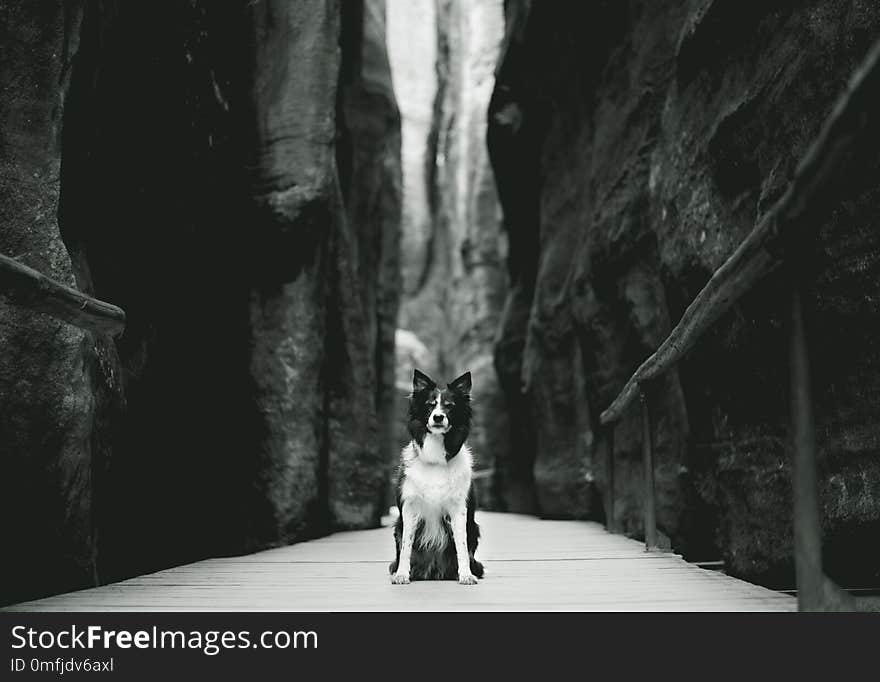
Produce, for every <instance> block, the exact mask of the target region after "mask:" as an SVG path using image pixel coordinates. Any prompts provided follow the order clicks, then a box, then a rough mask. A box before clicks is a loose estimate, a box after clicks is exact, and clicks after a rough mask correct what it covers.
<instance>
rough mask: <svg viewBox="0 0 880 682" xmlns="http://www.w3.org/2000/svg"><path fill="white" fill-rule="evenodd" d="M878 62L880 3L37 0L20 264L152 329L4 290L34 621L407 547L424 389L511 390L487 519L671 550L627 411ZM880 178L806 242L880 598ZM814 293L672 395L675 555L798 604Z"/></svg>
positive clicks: (838, 487)
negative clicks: (137, 588)
mask: <svg viewBox="0 0 880 682" xmlns="http://www.w3.org/2000/svg"><path fill="white" fill-rule="evenodd" d="M878 39H880V7H877V6H875V4H874V3H869V2H863V1H858V0H816V1H811V2H806V3H801V4H798V3H791V2H771V3H763V4H761V5H760V6H758V5H755V6H754V7H750V8H743V7H741V6H739V5H738V4H737V3H732V2H727V1H725V0H705V1H700V2H691V1H686V0H675V1H673V2H667V3H656V2H649V1H648V0H627V1H626V2H580V1H575V0H572V1H571V2H540V3H539V2H532V1H530V0H344V1H341V2H340V1H339V0H300V1H298V2H292V1H291V0H257V1H251V0H241V1H238V0H235V1H231V2H223V3H217V2H213V3H212V2H206V1H202V0H195V1H192V2H178V3H130V2H123V1H121V0H107V1H106V2H85V3H69V2H64V1H63V0H47V1H46V2H41V3H29V2H26V3H0V47H2V59H0V254H2V255H4V256H8V257H9V258H12V259H13V260H14V262H16V263H19V264H21V265H24V266H27V267H29V268H32V269H34V270H35V271H37V272H39V273H42V274H43V275H46V276H49V277H51V278H52V279H53V280H55V281H56V282H58V283H60V284H62V285H65V286H68V287H72V288H75V289H77V290H78V291H79V292H82V293H85V294H88V295H90V296H93V297H95V298H97V299H100V300H102V301H106V302H109V303H112V304H114V305H116V306H119V307H120V308H121V309H122V310H124V311H125V330H124V333H122V334H121V335H120V336H117V337H114V336H113V335H111V334H108V333H105V332H103V331H95V330H89V329H83V328H79V327H77V326H73V325H70V324H68V323H67V322H64V321H62V320H61V319H57V318H54V317H51V316H49V315H45V314H42V313H35V312H33V311H32V310H29V309H27V306H26V305H20V304H19V303H20V302H19V303H16V301H15V300H13V299H14V297H11V296H9V292H8V291H5V290H4V289H3V287H2V286H0V294H2V295H3V296H4V297H5V298H4V299H3V300H0V348H2V353H0V524H2V527H0V532H2V534H3V537H5V538H7V544H8V546H9V548H10V556H14V557H15V559H14V560H12V561H4V562H2V564H0V590H2V591H0V604H11V603H16V602H21V601H25V600H30V599H36V598H40V597H44V596H46V595H49V594H56V593H60V592H67V591H70V590H74V589H79V588H85V587H92V586H95V585H98V584H107V583H112V582H114V581H118V580H123V579H127V578H130V577H132V576H136V575H141V574H144V573H148V572H152V571H157V570H161V569H166V568H168V567H172V566H177V565H181V564H188V563H191V562H196V561H200V560H204V559H208V558H211V557H231V556H239V555H244V554H248V553H252V552H258V551H263V550H268V549H272V548H276V547H282V546H286V545H290V544H295V543H300V542H303V541H307V540H312V539H315V538H319V537H324V536H328V535H331V534H333V533H336V532H343V531H353V530H375V529H376V528H378V527H379V525H380V520H381V518H382V516H383V515H384V514H386V513H387V512H388V509H389V507H390V506H391V505H392V503H393V500H394V497H395V489H394V477H395V469H396V466H397V462H398V457H399V454H400V449H401V447H402V446H403V445H404V444H405V443H406V442H407V441H408V439H409V434H408V433H407V429H406V426H407V424H406V420H405V414H406V400H407V393H408V392H409V390H410V385H411V380H412V372H413V369H414V368H418V369H420V370H422V371H424V372H426V373H427V374H428V375H430V376H431V377H433V378H434V379H436V380H437V381H438V382H440V383H444V384H445V382H447V381H450V380H452V379H453V378H454V377H457V376H459V375H460V374H461V373H462V372H464V371H465V370H469V371H470V372H471V373H472V375H473V384H474V388H473V399H474V404H475V418H474V425H473V429H472V431H471V433H470V439H469V443H470V445H471V447H472V449H473V451H474V453H475V467H476V471H477V487H478V494H479V501H480V507H481V509H482V510H484V511H486V512H514V513H521V514H528V515H533V516H536V517H541V518H543V519H545V520H547V521H548V523H549V521H550V520H553V521H554V522H555V521H559V522H563V521H565V522H568V521H578V522H585V521H589V522H596V523H605V524H607V525H609V526H612V527H614V528H616V529H617V530H619V531H620V532H621V533H622V534H624V535H626V536H629V538H633V539H642V538H643V537H644V535H645V527H644V514H643V497H644V496H643V491H644V489H645V482H644V459H643V457H644V448H643V444H644V442H645V437H644V431H643V420H642V415H641V414H640V413H639V410H638V409H631V410H629V411H627V412H626V413H624V414H623V415H621V418H620V420H619V421H618V423H617V425H616V428H615V430H614V435H613V443H614V448H613V461H614V462H615V470H614V476H613V479H612V478H611V477H610V475H609V474H610V470H609V469H608V462H609V461H612V458H611V457H609V456H608V455H609V452H608V447H609V446H608V443H609V442H610V440H611V439H610V438H609V432H608V429H607V428H606V427H605V426H604V425H603V424H602V423H601V422H600V415H601V414H602V412H603V411H604V410H606V409H607V408H608V406H609V405H610V404H611V403H612V401H613V400H614V399H615V397H616V396H618V394H619V393H620V391H621V389H622V388H623V387H624V386H625V385H626V382H627V380H628V379H629V378H630V377H631V375H632V374H633V372H634V371H635V370H636V369H637V368H638V367H639V366H640V365H641V364H642V362H644V361H645V359H646V358H648V357H649V356H650V355H651V354H652V353H653V352H654V351H655V350H656V349H657V347H658V346H659V345H660V344H661V342H663V340H664V339H665V338H666V337H667V335H668V334H669V333H670V330H671V329H673V327H674V326H675V325H676V324H677V323H678V322H679V320H680V319H681V318H682V316H683V314H684V313H685V310H686V309H687V307H688V306H689V305H690V304H691V302H692V301H693V300H694V298H695V297H696V296H697V295H698V294H699V293H700V292H701V290H702V289H703V288H704V287H705V286H706V284H707V282H709V281H710V278H711V277H712V275H713V273H714V272H716V270H717V269H718V268H719V267H720V266H721V265H722V264H724V263H725V262H726V261H727V259H728V258H729V257H730V256H731V254H733V253H734V252H735V251H736V249H737V248H738V247H739V245H740V244H741V243H742V242H743V240H744V239H745V238H746V237H747V236H748V235H749V234H751V232H752V231H753V229H755V226H756V225H760V224H761V221H762V220H764V219H766V217H767V216H768V215H770V214H771V212H772V211H773V210H774V207H775V206H777V205H778V202H779V201H781V199H782V198H783V197H784V196H785V195H786V192H787V190H788V189H789V187H790V184H791V181H792V178H794V177H795V176H796V173H797V169H798V167H799V163H800V160H801V159H802V158H803V156H804V154H805V152H807V151H808V150H809V149H810V148H811V145H812V144H813V143H814V141H815V140H816V139H817V138H818V137H819V136H820V133H821V131H822V126H823V123H824V122H825V121H826V120H827V119H828V117H829V114H831V112H832V110H833V108H834V105H835V102H837V101H838V99H839V98H840V96H841V95H842V94H843V93H845V92H846V89H847V83H848V82H849V79H850V77H851V76H852V74H853V72H854V71H855V70H856V69H857V67H859V65H860V64H862V63H863V60H864V59H865V56H866V54H868V53H869V50H870V48H871V46H872V45H873V44H874V43H875V42H876V41H877V40H878ZM865 115H866V116H867V114H865ZM878 129H880V128H878ZM872 141H873V138H871V139H869V140H868V142H872ZM868 142H865V143H863V144H860V145H859V149H860V150H862V151H860V154H862V155H863V156H870V154H869V152H870V150H871V149H872V147H871V145H870V144H868ZM878 157H880V155H875V156H871V157H870V159H868V161H864V159H862V158H861V156H860V157H859V158H860V159H861V161H863V163H862V165H861V166H859V171H858V172H853V173H851V174H848V175H846V176H842V177H841V178H839V181H840V183H841V185H843V188H842V189H841V188H838V189H840V200H839V201H838V202H837V203H835V205H834V210H831V211H829V212H828V213H827V214H825V215H822V216H821V219H820V220H817V221H815V222H817V223H821V224H817V225H815V226H812V225H811V226H809V227H810V229H811V230H813V231H814V232H815V234H816V235H817V237H816V238H815V239H812V238H810V239H809V240H808V239H806V238H800V237H799V238H798V239H795V240H794V241H800V242H802V243H798V244H797V245H790V244H787V245H786V249H785V250H787V251H795V250H796V251H797V252H798V253H799V254H801V255H803V262H804V263H806V264H807V265H806V267H808V269H809V272H810V278H809V285H808V286H806V287H805V289H804V306H805V309H806V310H807V317H808V320H807V322H808V324H807V326H808V328H809V340H810V344H811V347H810V352H811V360H812V381H813V394H814V402H815V406H814V407H815V423H816V429H815V430H816V450H817V471H818V489H819V493H818V494H819V500H820V507H821V514H822V521H821V524H822V525H821V532H822V534H823V542H824V544H823V551H824V561H825V566H826V570H827V572H828V574H829V575H830V576H831V577H832V578H834V579H835V580H837V581H838V582H841V583H842V584H846V585H850V586H851V585H865V586H873V585H880V549H877V546H876V542H875V539H876V536H877V532H878V531H880V420H878V418H877V417H878V414H880V344H878V343H877V341H876V333H875V332H874V330H875V329H877V328H878V318H880V291H878V282H880V276H878V275H880V237H878V231H877V229H876V224H877V220H878V219H880V189H878V186H877V182H876V178H877V170H878V164H877V162H876V161H877V158H878ZM806 229H807V228H806V227H805V228H804V230H806ZM799 234H801V233H799ZM803 234H806V232H804V233H803ZM795 246H796V247H797V248H796V249H795ZM786 278H787V274H786V273H784V272H782V271H777V272H775V273H774V274H771V275H769V276H768V277H767V278H766V279H764V280H763V281H762V282H761V283H760V284H759V285H758V286H756V287H755V288H754V289H753V290H751V291H749V292H748V293H747V294H745V295H744V296H743V297H742V298H741V299H739V300H738V301H737V302H736V303H735V304H734V305H733V306H732V307H731V308H730V309H729V310H728V311H727V312H726V313H725V314H724V315H723V316H722V317H721V318H720V319H718V321H717V323H716V324H714V325H713V327H712V328H711V330H710V331H709V332H707V333H706V335H705V336H704V337H703V338H702V339H701V341H700V343H699V344H698V345H697V346H695V347H694V348H693V349H692V350H691V351H690V352H689V354H688V355H686V356H685V357H684V358H682V360H681V362H679V363H678V364H677V366H676V367H675V368H674V369H672V370H671V371H669V372H666V373H665V374H664V375H663V377H662V378H660V379H658V381H657V382H656V383H655V384H654V385H653V386H652V389H651V390H652V395H651V400H652V403H651V404H652V410H653V411H652V414H651V416H652V418H653V429H654V430H653V434H654V450H653V453H652V455H653V457H654V463H655V472H656V481H655V485H654V488H655V493H656V522H657V527H658V529H659V531H660V533H661V534H662V535H663V536H664V537H665V538H666V539H668V541H669V542H670V543H671V545H672V547H673V548H674V550H675V551H676V552H678V553H680V554H681V555H683V556H684V557H685V559H687V560H690V561H713V562H717V563H720V564H723V566H724V568H725V570H726V571H727V572H728V573H730V574H731V575H734V576H737V577H740V578H743V579H746V580H750V581H753V582H756V583H759V584H761V585H765V586H769V587H771V588H791V587H792V586H793V584H794V545H793V539H792V538H793V532H792V466H791V462H792V443H791V429H790V416H789V404H788V397H789V396H788V392H789V368H788V364H787V363H788V355H787V353H788V342H789V332H788V330H789V317H788V313H789V290H788V279H786ZM5 281H6V280H0V285H3V282H5ZM3 286H5V285H3ZM7 299H8V300H7ZM611 485H613V492H614V500H615V502H614V506H613V518H608V513H609V509H610V505H609V499H610V492H611V490H610V486H611ZM389 558H390V557H389Z"/></svg>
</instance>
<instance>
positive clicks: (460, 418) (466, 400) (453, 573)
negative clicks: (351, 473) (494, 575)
mask: <svg viewBox="0 0 880 682" xmlns="http://www.w3.org/2000/svg"><path fill="white" fill-rule="evenodd" d="M470 387H471V376H470V372H466V373H465V374H463V375H462V376H461V377H459V378H458V379H456V380H455V381H453V382H452V383H450V384H449V385H448V386H447V388H446V389H444V390H443V391H441V397H442V400H443V403H444V404H449V405H450V407H449V409H448V410H447V416H448V418H449V423H450V429H449V431H448V432H447V433H446V434H445V435H444V437H443V441H444V448H445V450H446V461H447V462H448V461H450V460H452V459H453V458H454V457H456V456H457V455H458V454H459V452H460V451H461V447H462V445H464V443H465V441H466V440H467V437H468V433H469V432H470V426H471V418H472V411H471V401H470ZM436 388H437V385H436V384H435V383H434V382H433V381H432V380H431V379H430V378H429V377H428V376H427V375H425V374H423V373H422V372H420V371H419V370H415V372H414V373H413V391H412V394H411V395H410V401H409V432H410V435H411V436H412V440H413V441H415V442H416V443H418V444H419V446H420V447H421V446H422V445H423V444H424V440H425V435H426V434H427V432H428V427H427V423H428V418H429V416H430V413H431V409H432V408H431V405H430V403H429V402H428V398H429V397H430V395H431V394H432V393H433V391H434V390H435V389H436ZM405 476H406V472H405V469H404V466H403V463H401V465H400V467H399V468H398V477H397V509H398V511H399V515H398V517H397V522H396V523H395V524H394V544H395V547H396V556H395V558H394V561H393V562H391V564H390V565H389V567H388V568H389V571H390V573H392V574H393V573H395V572H396V571H397V566H398V563H399V561H400V543H401V538H402V536H403V502H402V500H401V497H400V491H401V487H402V485H403V480H404V477H405ZM476 506H477V500H476V493H475V491H474V485H473V482H471V485H470V489H469V490H468V496H467V548H468V554H469V555H470V570H471V573H472V574H473V575H474V576H475V577H477V578H482V577H483V572H484V571H483V564H481V563H480V562H479V561H477V560H476V559H475V558H474V553H475V552H476V550H477V545H478V543H479V538H480V526H479V525H478V524H477V522H476V521H475V520H474V511H475V510H476ZM423 525H424V524H423V523H420V524H419V527H418V528H417V529H416V534H415V541H414V542H413V549H412V556H411V559H410V579H411V580H456V579H457V578H458V560H457V557H456V554H455V543H454V542H453V538H452V527H451V526H450V523H449V519H448V518H446V519H443V531H444V533H445V534H446V545H445V547H444V548H443V549H442V550H434V549H431V548H424V547H422V546H421V543H420V536H421V532H422V527H423Z"/></svg>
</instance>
